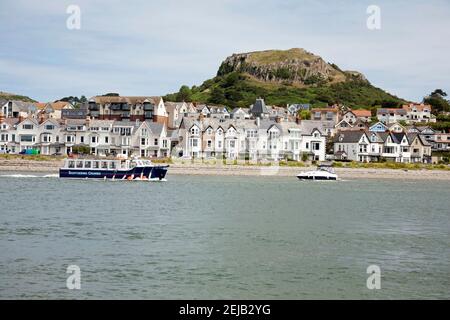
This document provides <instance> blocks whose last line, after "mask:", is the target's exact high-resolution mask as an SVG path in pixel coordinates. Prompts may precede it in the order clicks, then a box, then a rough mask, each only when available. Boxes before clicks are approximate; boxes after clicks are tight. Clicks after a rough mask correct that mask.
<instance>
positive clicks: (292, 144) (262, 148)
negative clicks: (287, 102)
mask: <svg viewBox="0 0 450 320" xmlns="http://www.w3.org/2000/svg"><path fill="white" fill-rule="evenodd" d="M178 134H179V141H180V143H179V145H178V146H177V149H176V150H175V152H174V153H175V155H177V156H179V157H185V158H217V159H222V158H226V159H248V160H254V161H256V160H272V161H273V160H280V159H283V158H284V159H292V160H296V161H300V160H301V159H302V157H303V156H306V157H307V158H309V159H311V160H320V161H323V160H325V147H326V139H325V134H324V133H323V132H322V131H321V130H320V129H319V128H317V127H315V126H314V123H313V122H312V123H310V122H309V121H301V122H300V123H296V122H284V121H281V119H280V118H278V121H274V120H269V119H267V118H265V119H260V118H256V119H227V120H225V119H212V118H205V117H199V118H198V119H193V118H184V119H183V120H182V123H181V125H180V128H179V131H178Z"/></svg>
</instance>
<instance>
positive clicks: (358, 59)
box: [0, 0, 450, 102]
mask: <svg viewBox="0 0 450 320" xmlns="http://www.w3.org/2000/svg"><path fill="white" fill-rule="evenodd" d="M70 5H77V6H78V7H79V9H80V28H79V29H69V28H67V20H68V19H70V18H71V14H70V13H67V8H68V7H69V6H70ZM369 5H377V6H378V7H379V8H380V12H381V16H380V17H381V20H380V22H381V29H379V30H370V29H369V28H368V27H367V23H366V22H367V19H368V18H369V16H370V14H368V13H367V7H368V6H369ZM70 21H73V20H70ZM449 39H450V1H449V0H430V1H421V0H370V1H366V0H192V1H178V0H142V1H140V0H129V1H120V0H70V1H66V0H53V1H51V0H39V1H34V0H0V91H4V92H13V93H17V94H23V95H27V96H30V97H31V98H34V99H36V100H38V101H42V102H44V101H53V100H57V99H59V98H62V97H65V96H81V95H85V96H86V97H91V96H95V95H99V94H105V93H108V92H118V93H120V94H121V95H139V96H142V95H146V96H151V95H165V94H167V93H171V92H176V91H178V89H179V88H180V86H181V85H183V84H186V85H189V86H192V85H200V84H201V83H202V82H203V81H205V80H207V79H209V78H212V77H213V76H215V74H216V72H217V69H218V67H219V66H220V63H221V62H222V61H223V60H224V59H225V58H226V57H227V56H229V55H231V54H233V53H239V52H249V51H257V50H268V49H289V48H296V47H299V48H304V49H306V50H308V51H310V52H312V53H314V54H317V55H320V56H321V57H323V58H324V59H325V60H326V61H327V62H330V63H335V64H337V65H338V66H339V67H340V68H341V69H343V70H356V71H360V72H362V73H363V74H364V75H365V76H366V77H367V78H368V80H369V81H370V82H371V83H372V84H374V85H375V86H377V87H380V88H382V89H384V90H386V91H388V92H390V93H392V94H395V95H397V96H399V97H402V98H405V99H408V100H411V101H417V102H420V101H421V100H422V98H423V96H425V95H427V94H429V93H430V92H431V91H433V90H434V89H436V88H441V89H443V90H444V91H447V92H448V93H449V94H450V63H449V56H450V54H449V52H450V41H449Z"/></svg>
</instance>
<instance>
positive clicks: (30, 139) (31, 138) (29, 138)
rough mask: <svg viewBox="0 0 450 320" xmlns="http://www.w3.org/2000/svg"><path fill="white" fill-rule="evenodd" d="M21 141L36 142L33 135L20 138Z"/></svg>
mask: <svg viewBox="0 0 450 320" xmlns="http://www.w3.org/2000/svg"><path fill="white" fill-rule="evenodd" d="M20 141H21V142H34V136H32V135H23V136H20Z"/></svg>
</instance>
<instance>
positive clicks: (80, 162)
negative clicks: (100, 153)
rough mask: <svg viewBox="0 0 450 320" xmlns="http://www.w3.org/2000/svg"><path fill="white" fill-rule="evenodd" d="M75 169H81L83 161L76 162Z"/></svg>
mask: <svg viewBox="0 0 450 320" xmlns="http://www.w3.org/2000/svg"><path fill="white" fill-rule="evenodd" d="M77 168H78V169H81V168H83V161H82V160H80V161H77Z"/></svg>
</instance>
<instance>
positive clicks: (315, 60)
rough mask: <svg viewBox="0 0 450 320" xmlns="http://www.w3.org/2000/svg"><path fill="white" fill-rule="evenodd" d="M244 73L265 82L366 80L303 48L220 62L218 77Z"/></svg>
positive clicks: (233, 58) (234, 57) (308, 83)
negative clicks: (232, 73)
mask: <svg viewBox="0 0 450 320" xmlns="http://www.w3.org/2000/svg"><path fill="white" fill-rule="evenodd" d="M231 72H239V73H247V74H249V75H251V76H253V77H255V78H257V79H258V80H261V81H267V82H291V83H299V84H303V85H307V86H309V85H324V84H327V83H339V82H344V81H348V80H361V81H367V80H366V78H365V77H364V76H363V75H362V74H361V73H358V72H354V71H352V72H346V71H342V70H340V69H339V68H338V67H337V66H336V65H334V64H329V63H327V62H325V61H324V60H323V59H322V58H321V57H319V56H316V55H314V54H312V53H310V52H308V51H306V50H304V49H290V50H286V51H283V50H267V51H257V52H249V53H239V54H233V55H232V56H230V57H228V58H226V59H225V61H224V62H223V63H222V64H221V66H220V68H219V71H218V73H217V75H218V76H223V75H225V74H228V73H231Z"/></svg>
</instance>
